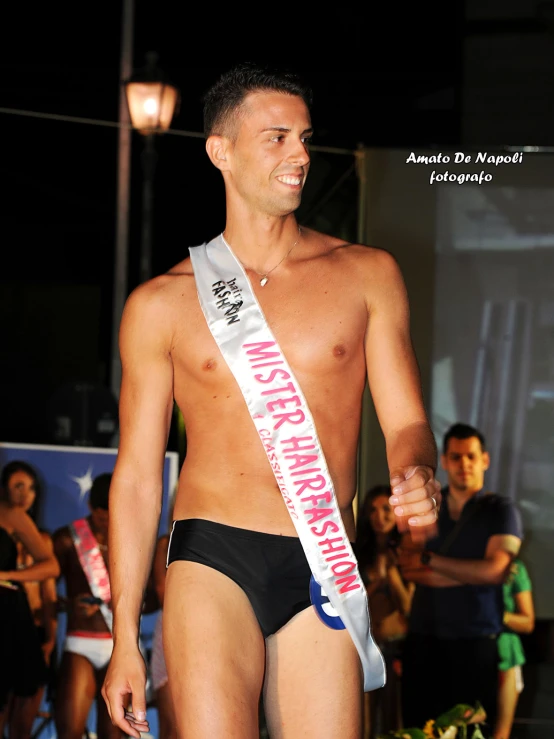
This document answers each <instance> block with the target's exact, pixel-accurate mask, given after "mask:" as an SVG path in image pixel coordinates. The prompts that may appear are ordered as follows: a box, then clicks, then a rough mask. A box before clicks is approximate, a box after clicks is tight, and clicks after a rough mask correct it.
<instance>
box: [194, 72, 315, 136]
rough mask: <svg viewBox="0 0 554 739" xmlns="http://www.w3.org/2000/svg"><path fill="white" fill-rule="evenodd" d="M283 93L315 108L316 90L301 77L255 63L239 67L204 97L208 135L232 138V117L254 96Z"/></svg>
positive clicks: (224, 77)
mask: <svg viewBox="0 0 554 739" xmlns="http://www.w3.org/2000/svg"><path fill="white" fill-rule="evenodd" d="M270 91H275V92H281V93H283V94H285V95H297V96H298V97H301V98H302V100H304V102H305V103H306V105H307V107H308V109H309V108H310V107H311V105H312V90H311V89H310V87H308V85H306V83H305V82H304V81H303V80H302V79H301V77H300V75H298V74H296V73H295V72H292V71H291V70H287V69H278V68H276V67H269V66H264V65H260V64H255V63H252V62H243V63H241V64H237V65H236V66H235V67H233V68H232V69H229V70H228V71H227V72H224V73H223V74H222V75H221V77H220V78H219V79H218V80H217V82H215V84H214V85H212V87H211V88H210V89H209V90H208V91H207V92H206V94H205V95H204V99H203V103H204V134H205V135H206V137H207V136H212V135H216V136H222V135H229V122H230V118H231V116H232V115H233V114H234V113H235V112H236V111H237V110H238V109H239V108H240V107H241V106H242V104H243V102H244V99H245V97H246V96H247V95H248V94H250V93H251V92H270Z"/></svg>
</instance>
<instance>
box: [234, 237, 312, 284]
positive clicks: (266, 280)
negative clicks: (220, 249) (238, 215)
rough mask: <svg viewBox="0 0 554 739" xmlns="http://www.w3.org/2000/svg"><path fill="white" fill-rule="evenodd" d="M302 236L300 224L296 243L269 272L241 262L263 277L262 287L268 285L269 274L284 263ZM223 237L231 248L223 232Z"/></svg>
mask: <svg viewBox="0 0 554 739" xmlns="http://www.w3.org/2000/svg"><path fill="white" fill-rule="evenodd" d="M301 236H302V229H301V227H300V226H298V238H297V239H296V241H295V242H294V244H293V245H292V246H291V248H290V249H289V250H288V252H287V253H286V254H285V256H284V257H283V258H282V259H281V260H280V261H279V262H277V264H276V265H275V266H274V267H272V268H271V269H270V270H268V271H267V272H263V273H262V272H258V271H257V270H255V269H254V268H253V267H246V266H245V265H244V264H242V262H241V264H242V266H243V267H244V268H245V269H249V270H251V271H252V272H255V273H256V274H257V275H258V277H261V280H260V287H264V286H265V285H267V283H268V282H269V275H270V274H271V273H272V272H273V270H274V269H277V267H278V266H279V265H280V264H282V263H283V262H284V261H285V259H286V258H287V257H288V256H289V254H290V253H291V251H292V250H293V249H294V247H295V246H296V245H297V244H298V242H299V241H300V237H301ZM221 238H222V239H223V241H224V242H225V243H226V244H227V246H228V247H229V249H231V245H230V244H229V242H228V241H226V240H225V237H224V236H223V234H221ZM231 251H232V249H231ZM237 259H238V257H237ZM239 262H240V259H239Z"/></svg>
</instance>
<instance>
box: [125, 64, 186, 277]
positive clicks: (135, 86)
mask: <svg viewBox="0 0 554 739" xmlns="http://www.w3.org/2000/svg"><path fill="white" fill-rule="evenodd" d="M157 61H158V55H157V54H156V53H155V52H153V51H150V52H148V54H146V66H145V67H144V68H143V69H140V70H138V71H137V72H135V73H134V74H133V75H132V76H131V77H130V78H129V79H128V80H127V81H126V82H125V94H126V97H127V105H128V106H129V115H130V117H131V125H132V126H133V128H134V129H136V130H137V131H138V132H139V133H140V134H141V136H143V137H144V149H143V152H142V168H143V182H142V235H141V249H140V281H141V282H145V281H146V280H148V279H149V278H150V277H151V276H152V215H153V202H154V190H153V183H154V171H155V169H156V159H157V154H156V147H155V143H154V137H155V136H156V135H159V134H162V133H164V131H167V129H168V128H169V126H170V125H171V121H172V119H173V115H174V113H175V110H176V107H177V105H178V102H179V91H178V89H177V88H176V87H175V86H174V85H172V84H171V83H170V82H169V81H168V80H167V78H166V77H165V75H164V73H163V72H162V70H161V69H160V68H159V67H158V66H157Z"/></svg>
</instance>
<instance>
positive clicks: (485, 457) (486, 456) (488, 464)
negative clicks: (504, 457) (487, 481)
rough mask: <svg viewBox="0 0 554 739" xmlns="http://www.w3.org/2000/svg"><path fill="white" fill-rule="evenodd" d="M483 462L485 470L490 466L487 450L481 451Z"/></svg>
mask: <svg viewBox="0 0 554 739" xmlns="http://www.w3.org/2000/svg"><path fill="white" fill-rule="evenodd" d="M483 464H484V465H485V469H486V470H488V469H489V467H490V466H491V458H490V456H489V453H488V452H483Z"/></svg>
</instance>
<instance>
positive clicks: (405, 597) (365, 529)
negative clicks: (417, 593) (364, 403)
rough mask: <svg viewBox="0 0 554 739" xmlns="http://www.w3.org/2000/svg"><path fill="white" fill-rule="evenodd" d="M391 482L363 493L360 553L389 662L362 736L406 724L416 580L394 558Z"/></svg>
mask: <svg viewBox="0 0 554 739" xmlns="http://www.w3.org/2000/svg"><path fill="white" fill-rule="evenodd" d="M390 496H391V489H390V486H389V485H376V486H375V487H373V488H371V489H370V490H369V491H368V492H367V493H366V496H365V498H364V501H363V504H362V506H361V508H360V511H359V514H358V520H357V530H356V545H355V550H356V555H357V558H358V564H359V567H360V574H361V576H362V579H363V580H364V582H365V585H366V589H367V596H368V601H369V609H370V614H371V628H372V631H373V636H374V637H375V639H376V641H377V643H378V644H379V647H380V649H381V652H382V654H383V657H384V659H385V664H386V667H387V682H386V684H385V686H384V687H383V688H381V689H380V690H374V691H372V692H371V693H365V706H364V714H365V718H364V737H365V738H368V737H375V736H377V735H378V734H381V733H383V734H384V733H386V732H388V731H391V730H392V731H394V730H397V729H400V728H401V727H402V718H401V715H400V674H401V656H402V644H403V640H404V637H405V636H406V632H407V626H408V622H407V616H408V614H409V612H410V607H411V602H412V597H413V593H414V589H415V586H414V584H413V583H406V582H404V580H403V579H402V576H401V575H400V571H399V569H398V567H397V564H396V548H397V547H398V546H399V544H400V540H401V534H400V532H399V531H398V528H397V526H396V517H395V514H394V510H393V508H392V506H391V505H390V504H389V498H390Z"/></svg>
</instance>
